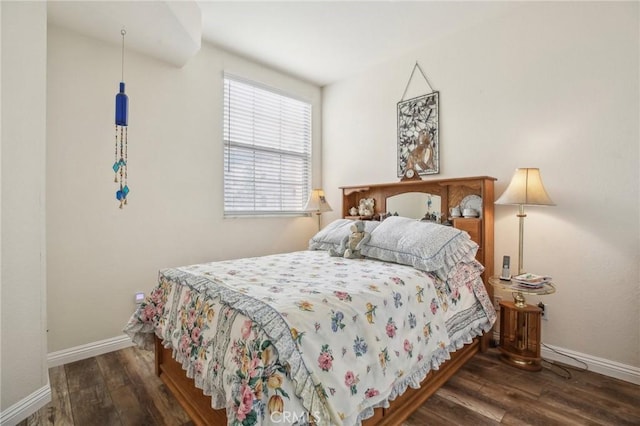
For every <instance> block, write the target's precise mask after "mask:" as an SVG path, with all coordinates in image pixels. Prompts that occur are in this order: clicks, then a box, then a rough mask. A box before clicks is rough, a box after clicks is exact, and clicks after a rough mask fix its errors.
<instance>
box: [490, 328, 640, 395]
mask: <svg viewBox="0 0 640 426" xmlns="http://www.w3.org/2000/svg"><path fill="white" fill-rule="evenodd" d="M493 340H494V341H495V342H496V343H497V342H499V341H500V332H499V331H496V330H495V329H494V331H493ZM545 346H546V347H545ZM554 351H558V352H561V353H563V354H566V355H569V356H570V357H573V358H575V359H577V360H579V361H582V362H584V363H585V364H586V365H587V369H588V370H589V371H593V372H594V373H598V374H603V375H605V376H608V377H613V378H615V379H620V380H624V381H625V382H629V383H633V384H635V385H640V368H638V367H634V366H632V365H627V364H622V363H619V362H616V361H611V360H608V359H605V358H598V357H596V356H593V355H587V354H583V353H581V352H576V351H572V350H571V349H565V348H561V347H559V346H553V345H549V344H546V343H544V344H543V345H542V348H541V349H540V352H541V354H540V355H541V356H542V358H544V359H548V360H551V361H558V362H562V363H564V364H567V365H572V366H575V367H578V368H583V367H584V365H581V364H580V363H576V362H575V361H573V360H572V359H571V358H567V357H566V356H562V355H561V354H558V353H556V352H554Z"/></svg>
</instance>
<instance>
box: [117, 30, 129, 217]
mask: <svg viewBox="0 0 640 426" xmlns="http://www.w3.org/2000/svg"><path fill="white" fill-rule="evenodd" d="M121 34H122V79H123V80H124V35H125V34H126V31H125V30H124V29H123V30H122V31H121ZM128 124H129V97H128V96H127V94H126V93H125V92H124V81H121V82H120V91H119V92H118V93H117V94H116V138H115V143H116V146H115V162H114V163H113V171H114V172H115V174H116V177H115V179H114V181H115V182H116V183H117V184H118V190H117V191H116V199H117V200H118V201H120V208H122V207H123V206H124V205H125V204H127V195H128V194H129V186H128V185H127V178H128V173H127V172H128V170H127V160H128V143H127V126H128Z"/></svg>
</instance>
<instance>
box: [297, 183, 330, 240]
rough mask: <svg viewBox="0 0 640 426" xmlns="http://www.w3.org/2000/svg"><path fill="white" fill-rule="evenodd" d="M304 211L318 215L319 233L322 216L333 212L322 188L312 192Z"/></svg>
mask: <svg viewBox="0 0 640 426" xmlns="http://www.w3.org/2000/svg"><path fill="white" fill-rule="evenodd" d="M303 210H304V211H306V212H311V213H315V214H316V215H318V231H319V230H320V215H321V214H322V213H325V212H330V211H332V209H331V206H330V205H329V203H328V202H327V199H326V198H325V196H324V190H322V189H320V188H318V189H314V190H312V191H311V193H310V194H309V199H308V200H307V204H305V205H304V208H303Z"/></svg>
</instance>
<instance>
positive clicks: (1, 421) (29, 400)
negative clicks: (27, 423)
mask: <svg viewBox="0 0 640 426" xmlns="http://www.w3.org/2000/svg"><path fill="white" fill-rule="evenodd" d="M49 401H51V386H50V384H49V381H48V380H47V384H46V385H45V386H43V387H41V388H40V389H38V390H36V391H35V392H33V393H32V394H31V395H29V396H27V397H26V398H23V399H21V400H20V401H18V402H16V403H15V404H13V405H12V406H11V407H9V408H7V409H6V410H2V412H0V425H2V426H15V425H17V424H18V423H20V422H21V421H23V420H24V419H26V418H27V417H29V416H30V415H32V414H33V413H35V412H36V411H38V410H39V409H41V408H42V407H44V406H45V405H47V404H48V403H49Z"/></svg>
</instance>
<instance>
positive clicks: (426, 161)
mask: <svg viewBox="0 0 640 426" xmlns="http://www.w3.org/2000/svg"><path fill="white" fill-rule="evenodd" d="M438 96H439V95H438V92H432V93H429V94H428V95H423V96H418V97H416V98H413V99H408V100H406V101H400V102H398V177H409V178H411V177H413V176H414V175H418V176H422V175H431V174H436V173H440V149H439V148H440V141H439V137H438V127H439V126H438V119H439V111H438V102H439V100H438Z"/></svg>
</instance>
